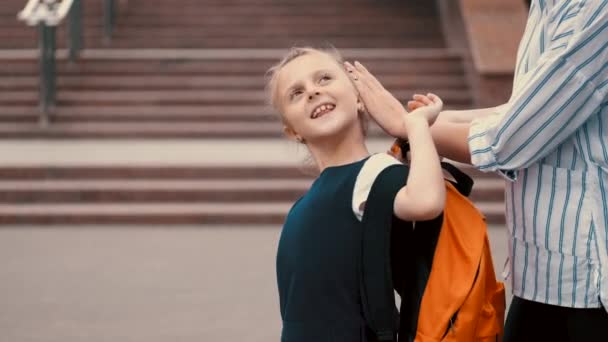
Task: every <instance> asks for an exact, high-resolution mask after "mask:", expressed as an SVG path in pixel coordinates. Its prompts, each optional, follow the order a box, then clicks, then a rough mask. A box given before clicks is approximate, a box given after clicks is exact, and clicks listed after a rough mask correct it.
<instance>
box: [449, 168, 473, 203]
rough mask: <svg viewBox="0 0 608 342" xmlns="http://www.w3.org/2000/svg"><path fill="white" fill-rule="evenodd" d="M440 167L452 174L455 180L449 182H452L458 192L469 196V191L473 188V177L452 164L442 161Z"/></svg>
mask: <svg viewBox="0 0 608 342" xmlns="http://www.w3.org/2000/svg"><path fill="white" fill-rule="evenodd" d="M441 167H442V168H443V169H444V170H446V171H447V172H449V173H450V175H452V177H454V179H455V180H456V182H455V183H454V182H451V183H452V184H454V187H455V188H456V190H458V192H460V193H461V194H462V195H464V196H466V197H469V195H470V194H471V191H472V190H473V183H474V182H473V179H472V178H471V177H469V175H467V174H466V173H464V172H462V171H460V169H458V168H457V167H456V166H454V165H452V164H449V163H446V162H442V163H441Z"/></svg>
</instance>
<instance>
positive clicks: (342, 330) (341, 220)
mask: <svg viewBox="0 0 608 342" xmlns="http://www.w3.org/2000/svg"><path fill="white" fill-rule="evenodd" d="M366 160H367V158H365V159H363V160H361V161H357V162H354V163H350V164H346V165H341V166H334V167H328V168H326V169H325V170H323V172H322V173H321V174H320V175H319V177H318V178H317V179H316V180H315V181H314V182H313V184H312V186H311V188H310V190H309V191H308V192H307V193H306V194H305V195H304V196H303V197H302V198H300V199H299V200H298V201H297V202H296V203H295V204H294V206H293V207H292V209H291V210H290V212H289V214H288V215H287V219H286V221H285V224H284V227H283V230H282V233H281V238H280V240H279V247H278V252H277V264H276V267H277V280H278V289H279V297H280V308H281V317H282V319H283V330H282V334H281V341H282V342H311V341H317V342H323V341H326V342H365V341H369V340H368V338H366V328H365V327H366V325H365V322H364V319H363V316H362V308H361V300H360V291H359V286H360V285H359V284H360V273H359V263H360V252H361V238H362V235H361V234H362V228H363V227H362V224H361V222H360V221H359V220H358V219H357V218H356V217H355V215H354V213H353V210H352V206H351V203H352V195H353V190H354V185H355V181H356V179H357V175H358V174H359V171H360V170H361V167H362V166H363V164H364V162H365V161H366ZM404 168H405V167H404ZM404 183H405V180H404V179H402V181H401V184H400V185H397V184H396V185H395V186H403V185H404Z"/></svg>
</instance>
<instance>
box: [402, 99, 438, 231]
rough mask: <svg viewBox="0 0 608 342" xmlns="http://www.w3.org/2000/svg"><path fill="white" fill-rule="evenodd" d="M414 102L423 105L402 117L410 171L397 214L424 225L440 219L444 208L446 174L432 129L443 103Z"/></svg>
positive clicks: (404, 218) (418, 100) (422, 100)
mask: <svg viewBox="0 0 608 342" xmlns="http://www.w3.org/2000/svg"><path fill="white" fill-rule="evenodd" d="M414 99H415V101H416V102H418V103H420V104H422V105H421V106H418V108H417V109H415V110H414V111H412V112H411V113H410V114H407V115H404V116H403V117H402V118H403V127H404V131H405V132H406V134H407V139H408V140H409V144H410V171H409V175H408V179H407V183H406V186H404V187H403V188H402V189H401V190H399V192H398V193H397V196H396V197H395V203H394V212H395V215H396V216H397V217H399V218H400V219H402V220H405V221H424V220H430V219H433V218H435V217H437V216H439V214H441V212H442V211H443V208H444V206H445V183H444V179H443V172H442V169H441V163H440V160H439V155H438V154H437V150H436V148H435V145H434V143H433V136H432V135H431V131H430V129H429V124H432V123H433V122H434V121H435V119H436V118H437V115H439V112H440V111H441V108H442V107H443V103H442V102H441V99H439V97H437V96H435V95H433V94H429V96H424V95H415V96H414ZM402 138H406V137H402Z"/></svg>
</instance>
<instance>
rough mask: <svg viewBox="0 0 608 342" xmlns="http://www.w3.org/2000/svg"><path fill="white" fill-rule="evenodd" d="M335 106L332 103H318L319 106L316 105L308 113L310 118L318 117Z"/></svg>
mask: <svg viewBox="0 0 608 342" xmlns="http://www.w3.org/2000/svg"><path fill="white" fill-rule="evenodd" d="M335 108H336V105H335V104H333V103H323V104H320V105H319V106H317V107H316V108H315V109H314V110H313V111H312V113H311V114H310V118H311V119H316V118H318V117H321V116H323V115H325V114H327V113H329V112H331V111H332V110H334V109H335Z"/></svg>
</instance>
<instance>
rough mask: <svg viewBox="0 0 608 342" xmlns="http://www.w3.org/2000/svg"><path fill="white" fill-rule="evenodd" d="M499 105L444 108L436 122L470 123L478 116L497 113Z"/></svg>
mask: <svg viewBox="0 0 608 342" xmlns="http://www.w3.org/2000/svg"><path fill="white" fill-rule="evenodd" d="M500 107H501V106H497V107H490V108H481V109H471V110H444V111H443V112H441V113H440V114H439V116H438V117H437V122H451V123H470V122H472V121H473V120H475V119H478V118H484V117H487V116H490V115H493V114H499V113H500Z"/></svg>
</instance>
